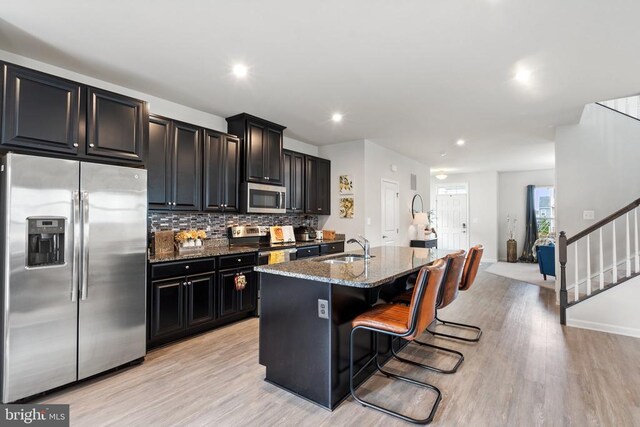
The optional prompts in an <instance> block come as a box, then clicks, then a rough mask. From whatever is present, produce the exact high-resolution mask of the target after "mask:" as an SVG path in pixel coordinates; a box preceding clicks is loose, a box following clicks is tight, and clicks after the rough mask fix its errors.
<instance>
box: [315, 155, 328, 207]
mask: <svg viewBox="0 0 640 427" xmlns="http://www.w3.org/2000/svg"><path fill="white" fill-rule="evenodd" d="M317 169H318V175H317V176H318V178H317V182H316V185H317V186H318V190H317V194H316V197H317V198H318V199H317V203H316V205H317V207H316V209H317V212H318V214H320V215H330V214H331V162H330V161H329V160H325V159H318V166H317Z"/></svg>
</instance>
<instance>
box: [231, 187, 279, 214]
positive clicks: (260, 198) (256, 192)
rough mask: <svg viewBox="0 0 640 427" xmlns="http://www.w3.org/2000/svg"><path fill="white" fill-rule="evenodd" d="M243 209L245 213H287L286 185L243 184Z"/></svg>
mask: <svg viewBox="0 0 640 427" xmlns="http://www.w3.org/2000/svg"><path fill="white" fill-rule="evenodd" d="M242 187H243V191H242V202H243V206H242V211H243V212H245V213H286V212H287V209H286V206H287V205H286V196H287V190H286V188H285V187H278V186H275V185H265V184H256V183H253V182H247V183H244V184H243V186H242Z"/></svg>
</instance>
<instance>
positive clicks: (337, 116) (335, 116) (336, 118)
mask: <svg viewBox="0 0 640 427" xmlns="http://www.w3.org/2000/svg"><path fill="white" fill-rule="evenodd" d="M331 120H333V121H334V122H335V123H340V122H341V121H342V114H340V113H333V116H331Z"/></svg>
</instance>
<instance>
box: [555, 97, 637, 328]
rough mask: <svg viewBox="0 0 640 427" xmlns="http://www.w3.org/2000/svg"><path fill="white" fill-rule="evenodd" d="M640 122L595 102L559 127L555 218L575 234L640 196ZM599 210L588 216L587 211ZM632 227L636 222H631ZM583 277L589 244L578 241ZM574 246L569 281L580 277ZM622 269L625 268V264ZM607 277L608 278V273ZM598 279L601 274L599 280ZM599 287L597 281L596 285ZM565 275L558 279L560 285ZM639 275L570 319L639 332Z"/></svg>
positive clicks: (608, 236)
mask: <svg viewBox="0 0 640 427" xmlns="http://www.w3.org/2000/svg"><path fill="white" fill-rule="evenodd" d="M638 141H640V121H638V120H635V119H632V118H629V117H626V116H624V115H622V114H620V113H617V112H615V111H611V110H609V109H607V108H605V107H601V106H598V105H595V104H590V105H587V106H586V107H585V108H584V111H583V113H582V117H581V119H580V123H578V124H577V125H571V126H562V127H558V128H557V129H556V213H557V214H556V218H557V226H558V230H564V231H566V232H567V235H568V236H569V237H571V236H572V235H575V234H576V233H578V232H580V231H581V230H583V229H585V228H586V227H588V226H590V225H593V224H594V223H595V222H596V221H598V220H600V219H603V218H605V217H606V216H608V215H610V214H612V213H613V212H615V211H616V210H618V209H620V208H622V207H624V206H625V205H627V204H629V203H630V202H632V201H633V200H635V199H637V198H638V197H640V167H638V165H640V148H639V146H638ZM584 210H593V211H595V219H593V220H584V219H583V211H584ZM617 223H618V226H617V230H616V231H617V234H616V235H617V245H616V247H617V260H616V263H620V262H621V261H622V260H623V259H624V258H623V257H624V254H625V253H626V248H625V239H624V233H625V221H624V219H620V220H618V221H617ZM631 227H632V228H631V230H632V231H633V225H632V226H631ZM603 238H604V240H603V243H604V244H603V253H604V262H603V264H604V265H605V271H606V270H607V268H608V267H609V266H611V265H612V264H613V256H612V252H613V251H612V249H613V247H612V233H611V226H607V227H606V228H605V229H604V231H603ZM598 240H599V239H598V238H597V234H596V235H595V238H591V250H592V257H591V260H592V262H591V265H592V273H595V272H596V270H597V267H596V266H597V265H598V264H599V244H598ZM578 244H579V250H580V252H579V254H580V257H579V259H580V262H579V276H580V279H582V278H584V277H586V267H585V264H586V262H585V261H586V249H585V248H586V244H585V242H584V241H579V242H578ZM574 251H575V245H571V246H570V247H569V251H568V259H569V263H568V264H567V283H568V285H569V286H570V285H571V284H572V283H574V281H575V273H574V268H575V264H574V263H573V259H574V253H575V252H574ZM621 271H623V270H622V269H621ZM605 280H606V281H607V282H609V281H610V278H609V277H605ZM595 282H596V283H597V279H596V280H595ZM596 286H597V285H596ZM559 287H560V280H559V278H557V280H556V289H559ZM639 298H640V280H639V279H633V280H631V281H629V283H625V284H622V285H620V286H618V287H617V288H614V289H611V290H608V291H606V292H604V293H602V294H601V295H598V296H596V297H594V298H592V299H589V300H587V301H584V302H581V303H580V304H577V305H576V306H574V307H572V308H570V309H569V311H568V313H567V316H568V319H570V320H568V322H569V324H572V325H574V326H580V327H586V328H589V329H598V330H608V331H610V332H616V333H623V334H628V335H634V336H640V334H639V333H638V332H639V330H638V328H639V325H640V318H639V317H638V310H637V307H636V306H637V304H635V303H634V301H635V302H637V301H638V299H639Z"/></svg>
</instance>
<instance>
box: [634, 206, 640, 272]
mask: <svg viewBox="0 0 640 427" xmlns="http://www.w3.org/2000/svg"><path fill="white" fill-rule="evenodd" d="M633 217H634V223H635V226H634V227H633V229H634V230H635V233H634V235H635V236H634V237H635V239H634V240H635V248H636V256H635V258H636V273H640V254H638V209H637V208H636V209H634V210H633Z"/></svg>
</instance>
